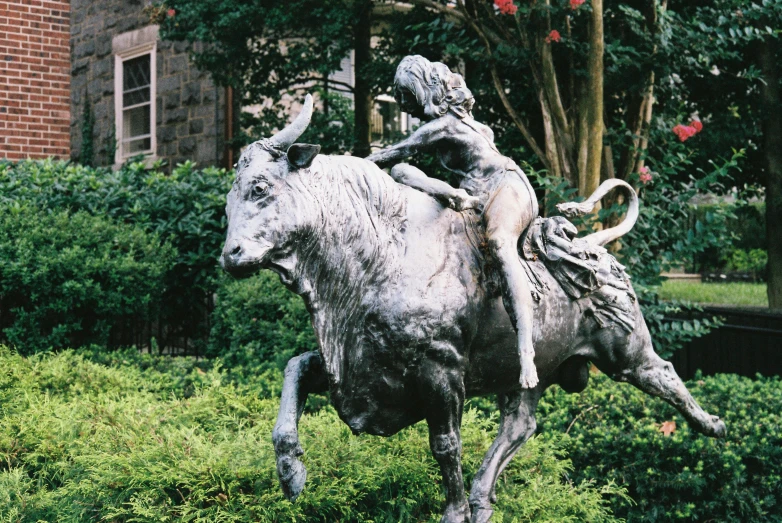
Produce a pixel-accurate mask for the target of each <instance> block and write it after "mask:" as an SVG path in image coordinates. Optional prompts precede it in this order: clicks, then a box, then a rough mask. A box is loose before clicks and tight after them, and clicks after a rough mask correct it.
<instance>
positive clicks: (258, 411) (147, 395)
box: [0, 348, 623, 523]
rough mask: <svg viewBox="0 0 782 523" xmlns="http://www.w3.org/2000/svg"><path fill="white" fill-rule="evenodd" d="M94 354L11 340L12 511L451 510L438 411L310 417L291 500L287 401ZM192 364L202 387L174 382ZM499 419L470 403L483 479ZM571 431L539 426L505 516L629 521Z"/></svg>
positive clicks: (342, 517)
mask: <svg viewBox="0 0 782 523" xmlns="http://www.w3.org/2000/svg"><path fill="white" fill-rule="evenodd" d="M85 355H86V354H85V353H74V352H71V351H65V352H62V353H59V354H57V355H56V356H36V357H32V358H29V359H25V358H22V357H20V356H18V355H15V354H12V353H10V352H9V351H8V350H7V349H2V348H0V368H2V371H0V407H1V408H0V462H1V463H2V466H1V467H0V519H1V520H3V521H18V522H36V521H40V520H42V521H63V522H82V521H116V522H126V521H136V522H139V521H149V522H152V521H172V520H173V521H194V522H210V523H211V522H215V521H222V522H226V521H236V522H241V521H264V522H266V521H268V522H271V521H313V522H316V521H324V522H325V521H345V522H350V521H367V522H368V521H384V522H400V521H408V522H413V521H431V522H435V521H437V520H438V519H439V515H440V511H441V510H442V506H443V502H444V499H443V498H444V496H443V493H442V488H441V486H440V483H439V482H440V474H439V470H438V467H437V464H436V463H435V461H434V460H433V459H432V458H431V456H430V454H429V450H428V435H427V430H426V427H425V426H424V425H423V424H418V425H416V426H414V427H411V428H409V429H406V430H403V431H402V432H401V433H399V434H398V435H396V436H394V437H391V438H378V437H371V436H361V437H356V436H353V435H352V434H351V433H350V430H349V429H348V427H347V426H346V425H345V424H344V423H343V422H342V421H341V420H340V419H339V418H338V417H337V415H336V413H335V412H334V411H333V410H332V409H331V408H329V407H327V408H323V409H321V410H320V411H318V412H316V413H313V414H307V415H305V416H304V417H303V418H302V420H301V425H300V427H301V428H300V434H301V439H302V445H303V447H304V449H305V451H306V453H305V454H304V456H303V460H304V462H305V464H306V465H307V467H308V469H309V475H308V478H307V487H306V489H305V491H304V493H303V494H302V495H301V496H300V498H299V499H298V500H297V501H296V502H295V503H293V504H291V503H289V502H288V501H286V500H285V499H284V498H283V496H282V492H281V491H280V488H279V486H278V484H277V478H276V472H275V461H274V451H273V448H272V444H271V437H270V434H271V430H272V426H273V424H274V421H275V418H276V413H277V407H278V404H277V401H276V400H275V399H269V398H268V397H265V395H264V394H263V393H258V392H257V391H256V390H254V389H240V388H237V387H235V386H233V385H228V384H226V383H225V381H226V378H225V375H224V374H223V373H222V372H221V371H220V369H219V368H212V369H207V370H206V371H204V370H201V369H199V368H198V367H190V368H188V367H184V368H181V369H178V370H171V372H168V371H160V370H157V369H155V368H154V366H153V367H148V368H145V369H139V368H138V367H136V366H135V365H134V364H132V362H131V364H129V365H126V364H124V363H122V361H121V360H119V359H116V360H114V361H112V362H109V363H110V365H109V366H105V365H102V364H97V363H94V362H92V361H90V360H89V359H88V358H87V357H85ZM153 359H154V358H153ZM180 373H181V374H184V375H185V376H187V377H188V379H189V380H190V382H189V383H190V385H192V387H193V389H192V394H185V393H183V391H182V390H181V389H179V388H178V387H164V386H162V385H164V384H165V383H166V382H167V381H168V380H166V379H165V378H169V377H173V376H175V375H176V374H180ZM170 381H171V382H177V380H175V379H174V380H170ZM495 428H496V427H495V421H494V420H487V419H485V418H483V417H480V416H478V415H477V413H476V411H474V410H468V411H467V412H466V413H465V416H464V421H463V432H462V434H463V438H464V459H465V470H466V475H467V478H466V480H467V481H470V479H471V475H472V473H474V471H475V470H476V469H477V467H478V464H479V461H480V460H481V458H482V456H483V453H484V452H485V451H486V450H487V448H488V446H489V444H490V443H491V441H492V439H493V434H494V430H495ZM562 444H563V442H562V440H561V438H557V437H555V438H534V439H533V440H532V441H530V442H529V443H528V444H527V445H526V446H525V447H524V448H523V449H522V450H521V451H520V452H519V454H518V455H517V457H516V459H515V460H514V461H513V462H512V463H511V465H510V467H509V469H508V471H507V472H506V473H505V474H504V475H503V478H502V480H501V481H500V483H499V486H498V496H499V504H498V506H497V513H496V514H497V515H496V516H495V518H494V520H495V521H506V522H510V521H520V522H521V521H542V522H552V523H553V522H573V523H576V522H579V523H581V522H595V523H598V522H599V523H609V522H614V521H618V520H617V519H616V518H614V517H612V516H611V515H610V513H609V511H608V510H607V503H608V502H609V500H611V499H612V498H615V497H620V498H622V497H623V492H622V490H620V489H617V488H616V487H614V486H613V485H612V484H611V483H604V482H602V481H600V482H593V481H578V482H573V481H572V480H570V479H568V477H569V476H571V475H572V474H573V471H572V469H571V468H570V464H569V462H568V461H567V460H565V459H562V451H561V446H562Z"/></svg>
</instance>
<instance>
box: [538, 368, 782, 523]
mask: <svg viewBox="0 0 782 523" xmlns="http://www.w3.org/2000/svg"><path fill="white" fill-rule="evenodd" d="M592 378H593V380H592V381H593V382H592V383H591V384H590V387H588V388H587V389H586V390H585V391H584V392H582V393H581V394H575V395H567V394H565V393H564V392H563V391H561V390H558V389H557V390H554V389H550V391H549V392H548V393H547V394H546V395H545V396H544V398H543V400H542V401H541V405H540V408H539V416H538V420H539V421H538V425H539V427H541V429H542V430H543V431H545V432H549V431H551V432H560V431H567V432H568V434H569V439H567V440H566V445H565V447H566V449H567V451H568V456H569V457H570V459H571V460H572V461H573V465H574V472H573V474H572V476H571V477H572V479H573V480H574V481H579V480H580V479H582V478H603V479H604V480H613V481H615V482H616V483H617V484H618V485H621V486H624V487H626V488H627V489H628V492H629V493H630V496H631V497H632V499H633V500H634V503H632V504H631V503H628V502H627V501H625V500H624V499H622V498H617V497H615V498H611V500H612V507H613V508H614V511H615V513H616V515H618V516H620V517H624V518H627V520H628V521H643V522H655V523H662V522H674V521H676V522H688V521H691V522H704V521H720V522H725V523H745V522H749V521H752V522H753V523H764V522H776V521H780V519H781V518H782V410H780V405H782V383H780V380H779V378H773V379H762V378H760V377H758V378H757V379H755V380H752V379H748V378H743V377H739V376H736V375H720V376H714V377H710V378H703V379H699V380H696V381H692V382H690V383H688V388H689V389H690V391H691V392H692V393H693V396H694V397H695V399H696V400H697V401H698V402H699V403H700V404H701V405H702V406H703V407H704V408H705V409H706V410H708V411H709V412H711V413H712V414H718V415H719V416H720V417H721V418H722V419H723V420H724V421H725V423H726V424H727V427H728V436H727V438H725V439H723V440H715V439H710V438H706V437H704V436H700V435H698V434H696V433H695V432H694V431H693V430H692V429H690V428H689V426H688V425H687V424H686V422H685V421H684V419H683V418H682V417H681V415H679V414H678V412H676V411H675V410H674V409H673V408H672V407H669V406H668V405H667V404H664V403H663V402H662V401H661V400H658V399H653V398H651V397H649V396H647V395H645V394H644V393H642V392H640V391H638V390H637V389H635V388H633V387H630V386H628V385H623V384H615V383H613V382H611V381H610V380H609V379H608V378H607V377H606V376H604V375H602V374H600V375H592ZM666 421H675V423H676V430H675V432H674V433H673V434H672V435H671V436H669V437H666V436H665V435H664V434H663V433H662V432H661V430H660V429H661V424H662V423H663V422H666Z"/></svg>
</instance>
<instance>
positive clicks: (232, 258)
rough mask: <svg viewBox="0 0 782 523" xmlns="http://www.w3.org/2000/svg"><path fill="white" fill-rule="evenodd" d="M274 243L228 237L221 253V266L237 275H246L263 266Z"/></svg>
mask: <svg viewBox="0 0 782 523" xmlns="http://www.w3.org/2000/svg"><path fill="white" fill-rule="evenodd" d="M271 248H272V244H271V243H269V242H267V241H265V240H262V239H256V240H253V241H249V240H247V239H244V240H242V239H228V240H227V241H226V242H225V246H224V247H223V253H222V255H220V266H221V267H222V268H223V269H225V270H226V271H227V272H229V273H230V274H232V275H233V276H236V277H240V278H241V277H245V276H249V275H251V274H253V273H254V272H255V271H257V270H258V269H260V268H261V266H262V265H263V263H264V261H265V260H266V258H267V256H268V254H269V251H270V250H271Z"/></svg>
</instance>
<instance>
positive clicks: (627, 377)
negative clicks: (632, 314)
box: [596, 319, 726, 438]
mask: <svg viewBox="0 0 782 523" xmlns="http://www.w3.org/2000/svg"><path fill="white" fill-rule="evenodd" d="M639 323H640V324H641V325H640V326H639V328H637V329H636V331H635V333H634V334H633V335H632V336H631V338H630V342H629V343H628V344H627V345H626V350H625V351H620V354H617V353H614V355H613V356H614V359H615V363H619V367H618V368H616V367H614V370H616V372H613V373H610V374H612V375H613V377H614V379H616V380H619V381H627V382H628V383H631V384H633V385H635V386H636V387H638V388H639V389H641V390H642V391H644V392H646V393H647V394H650V395H652V396H656V397H658V398H662V399H664V400H665V401H667V402H668V403H670V404H671V405H672V406H673V407H675V408H676V410H678V411H679V412H681V414H682V416H684V417H685V419H686V420H687V422H688V423H689V424H690V426H692V427H693V428H694V429H695V430H697V431H698V432H700V433H702V434H704V435H706V436H710V437H715V438H721V437H723V436H725V433H726V429H725V423H724V422H723V421H722V420H720V419H719V417H717V416H712V415H711V414H709V413H708V412H706V411H705V410H703V409H702V408H701V406H700V405H698V402H696V401H695V399H694V398H693V397H692V395H691V394H690V392H689V391H688V390H687V387H685V386H684V382H682V380H681V378H679V376H678V375H677V374H676V371H675V370H674V368H673V365H672V364H671V363H670V362H668V361H665V360H663V359H662V358H660V357H659V356H658V355H657V354H656V353H655V352H654V348H653V347H652V338H651V336H650V335H649V330H648V329H647V327H646V323H645V322H644V321H643V320H642V319H641V320H640V322H639ZM617 360H618V361H617ZM596 363H597V365H598V367H601V365H600V363H599V362H596ZM612 367H613V365H612Z"/></svg>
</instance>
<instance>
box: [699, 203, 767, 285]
mask: <svg viewBox="0 0 782 523" xmlns="http://www.w3.org/2000/svg"><path fill="white" fill-rule="evenodd" d="M718 212H722V213H727V214H728V215H731V218H730V219H729V220H728V227H729V228H730V230H731V232H732V233H733V237H734V239H733V241H732V244H733V248H731V249H729V250H727V252H726V249H725V247H724V246H712V247H710V248H708V249H705V250H704V251H703V252H702V253H699V254H697V255H696V256H694V259H693V265H694V266H693V267H691V269H692V270H693V271H698V272H708V271H721V270H729V271H733V270H736V271H740V272H752V270H751V269H750V270H745V269H737V268H735V267H731V266H729V265H730V261H731V259H732V257H733V253H734V252H739V251H741V252H744V253H748V252H754V251H756V250H758V249H759V250H766V249H767V246H766V205H765V203H750V204H741V205H739V204H735V203H712V204H700V205H695V206H692V208H691V209H690V215H691V221H692V222H693V223H697V222H698V221H703V220H704V219H705V217H706V216H707V215H713V214H715V213H718ZM693 228H694V225H693ZM739 256H741V254H739ZM764 269H765V268H763V269H761V270H760V272H761V273H763V271H764ZM760 275H762V274H760Z"/></svg>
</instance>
